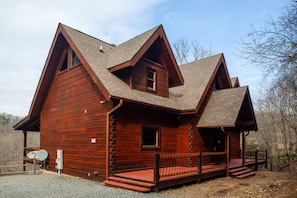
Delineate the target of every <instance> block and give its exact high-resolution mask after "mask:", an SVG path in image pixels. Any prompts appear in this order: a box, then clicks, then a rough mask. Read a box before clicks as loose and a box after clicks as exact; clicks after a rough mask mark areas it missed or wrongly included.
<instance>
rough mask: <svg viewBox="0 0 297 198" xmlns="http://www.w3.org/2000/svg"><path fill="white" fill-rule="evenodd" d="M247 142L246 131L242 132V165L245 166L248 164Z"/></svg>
mask: <svg viewBox="0 0 297 198" xmlns="http://www.w3.org/2000/svg"><path fill="white" fill-rule="evenodd" d="M245 147H246V143H245V132H244V131H243V132H242V165H243V167H245V166H246V164H245V159H246V156H245V155H246V148H245Z"/></svg>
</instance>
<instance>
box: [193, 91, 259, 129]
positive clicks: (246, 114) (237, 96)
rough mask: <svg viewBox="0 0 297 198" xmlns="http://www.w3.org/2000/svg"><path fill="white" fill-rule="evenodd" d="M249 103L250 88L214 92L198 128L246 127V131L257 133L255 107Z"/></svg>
mask: <svg viewBox="0 0 297 198" xmlns="http://www.w3.org/2000/svg"><path fill="white" fill-rule="evenodd" d="M248 101H250V98H249V91H248V87H237V88H230V89H222V90H218V91H214V92H213V93H212V95H211V97H210V100H209V103H208V104H207V106H206V108H205V110H204V112H203V114H202V116H201V118H200V120H199V123H198V125H197V127H198V128H219V127H236V126H241V127H242V126H244V127H245V129H246V130H255V131H257V129H258V128H257V123H256V119H255V116H254V111H253V107H252V106H251V105H249V103H248ZM250 102H251V101H250ZM250 104H251V103H250Z"/></svg>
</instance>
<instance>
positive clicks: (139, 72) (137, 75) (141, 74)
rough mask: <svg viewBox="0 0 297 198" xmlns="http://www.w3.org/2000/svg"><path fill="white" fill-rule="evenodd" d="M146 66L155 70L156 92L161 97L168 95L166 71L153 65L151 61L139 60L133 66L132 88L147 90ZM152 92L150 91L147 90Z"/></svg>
mask: <svg viewBox="0 0 297 198" xmlns="http://www.w3.org/2000/svg"><path fill="white" fill-rule="evenodd" d="M147 67H149V68H151V69H154V70H155V71H157V82H156V86H157V87H156V94H157V95H159V96H163V97H169V84H168V73H167V71H166V70H165V68H164V67H161V66H159V65H155V64H153V63H152V62H149V61H145V60H144V59H142V60H140V61H139V62H138V63H137V64H136V66H135V67H134V68H133V72H132V88H133V89H137V90H140V91H144V92H147V84H146V83H147V82H146V80H147V79H146V76H147ZM149 92H150V93H152V91H149Z"/></svg>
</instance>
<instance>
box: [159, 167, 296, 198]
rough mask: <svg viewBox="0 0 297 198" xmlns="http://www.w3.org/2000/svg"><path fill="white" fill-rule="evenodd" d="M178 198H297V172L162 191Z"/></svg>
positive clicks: (218, 181) (205, 182) (212, 181)
mask: <svg viewBox="0 0 297 198" xmlns="http://www.w3.org/2000/svg"><path fill="white" fill-rule="evenodd" d="M161 193H162V194H164V195H175V196H177V197H187V198H192V197H195V198H196V197H199V198H200V197H201V198H203V197H289V198H293V197H294V198H296V197H297V171H294V172H271V171H258V172H256V176H251V177H248V178H245V179H235V178H227V177H223V178H217V179H212V180H208V181H202V182H200V183H198V184H193V185H187V186H183V187H179V188H176V189H169V190H165V191H161Z"/></svg>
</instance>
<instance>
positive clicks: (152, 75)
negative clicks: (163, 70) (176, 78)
mask: <svg viewBox="0 0 297 198" xmlns="http://www.w3.org/2000/svg"><path fill="white" fill-rule="evenodd" d="M146 79H147V80H146V87H147V89H148V90H151V91H156V79H157V71H156V70H153V69H151V68H148V70H147V78H146Z"/></svg>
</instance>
